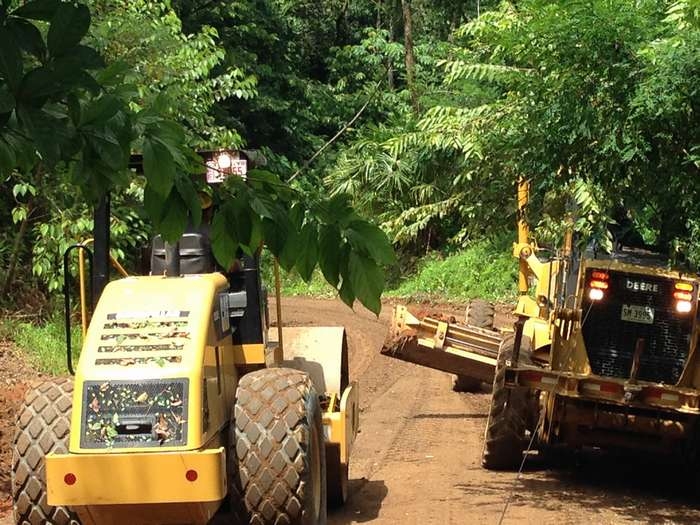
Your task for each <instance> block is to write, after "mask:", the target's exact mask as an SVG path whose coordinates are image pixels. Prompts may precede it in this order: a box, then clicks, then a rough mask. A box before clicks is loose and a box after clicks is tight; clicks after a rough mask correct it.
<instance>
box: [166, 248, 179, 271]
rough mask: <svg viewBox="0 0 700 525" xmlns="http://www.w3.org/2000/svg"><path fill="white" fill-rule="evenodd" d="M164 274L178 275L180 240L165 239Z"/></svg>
mask: <svg viewBox="0 0 700 525" xmlns="http://www.w3.org/2000/svg"><path fill="white" fill-rule="evenodd" d="M165 276H166V277H180V241H177V242H175V243H169V242H168V241H165Z"/></svg>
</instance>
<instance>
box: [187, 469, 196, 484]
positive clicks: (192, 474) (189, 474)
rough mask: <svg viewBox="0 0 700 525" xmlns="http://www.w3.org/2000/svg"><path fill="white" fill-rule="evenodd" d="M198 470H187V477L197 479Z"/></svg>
mask: <svg viewBox="0 0 700 525" xmlns="http://www.w3.org/2000/svg"><path fill="white" fill-rule="evenodd" d="M197 477H198V475H197V471H196V470H188V471H187V472H185V478H187V481H197Z"/></svg>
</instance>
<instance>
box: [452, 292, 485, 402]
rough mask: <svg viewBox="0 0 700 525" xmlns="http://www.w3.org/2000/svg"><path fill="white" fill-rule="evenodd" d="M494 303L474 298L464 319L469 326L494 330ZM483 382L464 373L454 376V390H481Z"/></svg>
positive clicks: (469, 303)
mask: <svg viewBox="0 0 700 525" xmlns="http://www.w3.org/2000/svg"><path fill="white" fill-rule="evenodd" d="M493 316H494V308H493V305H492V304H491V303H490V302H488V301H485V300H483V299H472V300H471V301H469V302H468V303H467V309H466V311H465V314H464V321H465V322H466V323H467V325H469V326H475V327H477V328H484V329H485V330H493ZM481 385H482V382H481V380H479V379H474V378H473V377H469V376H463V375H459V374H456V375H453V376H452V390H454V391H455V392H480V391H481Z"/></svg>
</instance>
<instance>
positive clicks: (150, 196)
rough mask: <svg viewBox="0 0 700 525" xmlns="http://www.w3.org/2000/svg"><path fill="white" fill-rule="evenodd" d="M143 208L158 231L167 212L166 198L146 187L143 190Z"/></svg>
mask: <svg viewBox="0 0 700 525" xmlns="http://www.w3.org/2000/svg"><path fill="white" fill-rule="evenodd" d="M143 208H144V210H146V214H147V215H148V216H149V218H150V219H151V222H152V223H153V226H154V227H155V228H156V229H158V227H159V225H160V221H161V219H162V218H163V214H164V211H165V197H163V196H162V195H160V194H159V193H156V192H155V191H153V189H152V188H150V187H148V186H146V187H145V188H144V190H143Z"/></svg>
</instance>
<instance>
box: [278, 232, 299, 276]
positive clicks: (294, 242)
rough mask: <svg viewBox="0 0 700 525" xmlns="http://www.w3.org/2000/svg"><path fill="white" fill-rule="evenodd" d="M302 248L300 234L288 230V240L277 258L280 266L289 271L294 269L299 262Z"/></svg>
mask: <svg viewBox="0 0 700 525" xmlns="http://www.w3.org/2000/svg"><path fill="white" fill-rule="evenodd" d="M300 249H301V247H300V245H299V233H298V232H297V231H296V230H294V229H291V228H290V229H289V230H287V238H286V239H285V243H284V248H283V249H282V252H281V253H280V254H279V255H278V256H277V260H278V261H279V263H280V266H281V267H282V268H284V269H285V270H287V271H290V270H291V269H292V268H294V265H295V264H296V262H297V257H299V251H300Z"/></svg>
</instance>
